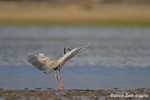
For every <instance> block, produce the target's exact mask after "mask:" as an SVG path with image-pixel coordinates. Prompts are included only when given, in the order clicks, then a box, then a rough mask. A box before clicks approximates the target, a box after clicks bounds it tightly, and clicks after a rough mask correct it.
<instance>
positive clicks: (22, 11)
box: [0, 2, 150, 25]
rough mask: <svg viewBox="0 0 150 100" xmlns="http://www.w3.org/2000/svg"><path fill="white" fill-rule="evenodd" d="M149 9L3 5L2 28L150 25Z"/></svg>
mask: <svg viewBox="0 0 150 100" xmlns="http://www.w3.org/2000/svg"><path fill="white" fill-rule="evenodd" d="M149 11H150V7H149V6H148V5H110V4H109V5H92V7H91V9H89V10H85V9H83V7H82V5H73V4H70V5H67V4H66V5H54V4H49V3H42V4H41V3H13V2H12V3H6V2H1V3H0V24H40V25H41V24H42V25H47V24H48V25H49V24H50V25H51V24H52V25H54V24H56V25H57V24H60V25H61V24H62V25H76V24H77V25H82V24H83V25H105V24H106V25H107V24H112V25H150V13H149Z"/></svg>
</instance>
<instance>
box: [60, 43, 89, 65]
mask: <svg viewBox="0 0 150 100" xmlns="http://www.w3.org/2000/svg"><path fill="white" fill-rule="evenodd" d="M87 47H88V46H81V47H78V48H74V49H72V50H71V51H69V52H67V53H66V54H65V55H64V56H63V57H62V61H64V63H65V62H67V61H68V60H70V59H71V58H72V57H74V56H75V55H77V54H79V53H80V52H81V51H83V50H85V49H86V48H87Z"/></svg>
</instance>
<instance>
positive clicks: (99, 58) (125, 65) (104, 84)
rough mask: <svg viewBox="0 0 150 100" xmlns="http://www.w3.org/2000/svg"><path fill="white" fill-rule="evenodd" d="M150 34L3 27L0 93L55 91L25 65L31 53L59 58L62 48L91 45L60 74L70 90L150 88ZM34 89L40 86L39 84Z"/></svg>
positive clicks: (46, 79) (125, 30)
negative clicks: (19, 90)
mask: <svg viewBox="0 0 150 100" xmlns="http://www.w3.org/2000/svg"><path fill="white" fill-rule="evenodd" d="M149 33H150V28H148V27H73V26H72V27H63V26H43V27H42V26H32V27H29V26H25V27H23V26H0V87H4V88H25V87H30V88H34V87H41V88H47V87H51V88H56V87H57V84H56V80H55V78H54V74H53V73H51V74H49V75H45V74H43V73H41V72H40V71H39V70H38V69H35V68H34V67H33V66H32V65H30V64H29V63H28V62H27V61H26V56H27V55H28V54H29V53H32V52H44V53H46V54H47V55H49V56H59V55H61V54H62V53H63V48H64V47H65V46H68V47H70V48H73V47H76V46H81V45H85V44H88V43H90V42H92V43H93V44H92V45H91V46H90V47H89V48H88V49H87V50H86V51H85V52H83V53H81V54H80V55H78V56H76V57H75V58H73V59H72V60H71V61H69V62H68V63H67V64H66V65H65V66H64V67H63V69H62V77H63V82H64V85H65V87H67V88H94V89H99V88H114V87H120V88H137V87H150V85H149V82H150V75H149V74H148V73H149V71H150V57H149V56H150V44H149V43H150V34H149ZM35 83H36V84H35Z"/></svg>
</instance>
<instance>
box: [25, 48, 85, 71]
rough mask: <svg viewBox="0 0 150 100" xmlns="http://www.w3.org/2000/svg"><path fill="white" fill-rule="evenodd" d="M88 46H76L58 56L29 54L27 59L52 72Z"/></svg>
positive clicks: (39, 67) (40, 68) (36, 65)
mask: <svg viewBox="0 0 150 100" xmlns="http://www.w3.org/2000/svg"><path fill="white" fill-rule="evenodd" d="M86 47H87V46H82V47H78V48H74V49H72V50H70V51H68V52H67V53H66V54H64V55H62V56H60V57H58V58H54V57H48V56H46V55H45V54H43V53H39V54H31V55H28V56H27V60H28V61H29V62H30V63H31V64H32V65H34V66H35V67H36V68H38V69H39V70H41V71H43V72H44V73H50V72H53V71H55V70H60V68H61V67H62V66H63V65H64V64H65V63H66V62H67V61H68V60H70V59H71V58H72V57H74V56H75V55H77V54H78V53H79V52H80V51H82V50H84V49H85V48H86Z"/></svg>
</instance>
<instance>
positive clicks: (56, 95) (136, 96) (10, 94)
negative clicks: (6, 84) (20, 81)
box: [0, 88, 150, 100]
mask: <svg viewBox="0 0 150 100" xmlns="http://www.w3.org/2000/svg"><path fill="white" fill-rule="evenodd" d="M149 96H150V89H146V88H139V89H134V90H121V89H118V88H114V89H112V90H102V89H101V90H90V89H71V90H54V89H51V88H48V89H41V88H36V89H28V88H25V89H22V90H10V89H0V99H1V98H5V99H9V100H20V99H21V100H49V99H52V100H60V99H61V100H66V99H67V100H85V99H88V100H101V99H102V100H143V99H144V100H149V99H150V97H149Z"/></svg>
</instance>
